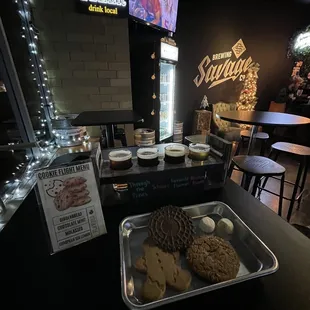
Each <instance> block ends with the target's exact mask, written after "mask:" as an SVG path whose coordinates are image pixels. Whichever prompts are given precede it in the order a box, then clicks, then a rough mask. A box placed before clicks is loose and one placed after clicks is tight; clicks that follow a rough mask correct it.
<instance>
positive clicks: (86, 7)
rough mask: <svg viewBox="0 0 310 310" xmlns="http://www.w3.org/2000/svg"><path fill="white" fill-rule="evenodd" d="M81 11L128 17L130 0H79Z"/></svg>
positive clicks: (79, 9)
mask: <svg viewBox="0 0 310 310" xmlns="http://www.w3.org/2000/svg"><path fill="white" fill-rule="evenodd" d="M77 8H78V11H79V12H81V13H86V14H95V15H108V16H118V17H127V16H128V0H77Z"/></svg>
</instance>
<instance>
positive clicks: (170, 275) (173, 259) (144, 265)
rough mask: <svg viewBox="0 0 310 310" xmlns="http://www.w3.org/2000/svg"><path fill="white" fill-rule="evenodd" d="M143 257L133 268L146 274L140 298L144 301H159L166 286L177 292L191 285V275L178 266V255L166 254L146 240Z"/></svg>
mask: <svg viewBox="0 0 310 310" xmlns="http://www.w3.org/2000/svg"><path fill="white" fill-rule="evenodd" d="M143 250H144V256H143V257H140V258H138V259H137V261H136V264H135V267H136V269H137V270H138V271H140V272H143V273H146V275H147V277H146V281H145V282H144V284H143V288H142V297H143V299H144V300H146V301H155V300H158V299H161V298H162V297H163V296H164V294H165V292H166V285H169V286H170V287H172V288H174V289H175V290H177V291H180V292H182V291H185V290H186V289H188V288H189V286H190V284H191V280H192V277H191V274H190V272H188V271H187V270H183V269H182V268H181V267H180V266H178V265H177V264H178V262H179V253H178V252H176V253H172V254H171V253H167V252H164V251H162V250H161V249H160V248H158V247H157V246H155V244H154V243H153V242H152V241H151V240H150V239H149V238H148V239H146V240H145V241H144V243H143Z"/></svg>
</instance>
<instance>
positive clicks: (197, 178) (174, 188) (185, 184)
mask: <svg viewBox="0 0 310 310" xmlns="http://www.w3.org/2000/svg"><path fill="white" fill-rule="evenodd" d="M206 181H207V179H206V175H205V173H204V171H198V173H196V174H195V175H187V176H186V175H185V176H184V175H183V176H173V177H167V178H162V177H161V178H160V179H159V178H155V177H151V176H150V175H148V179H147V180H145V179H144V180H143V179H139V180H135V181H132V182H128V191H129V194H130V195H131V198H133V199H141V198H150V197H154V196H157V195H167V194H168V193H174V194H175V193H177V192H179V191H187V190H193V189H200V190H204V187H205V183H206Z"/></svg>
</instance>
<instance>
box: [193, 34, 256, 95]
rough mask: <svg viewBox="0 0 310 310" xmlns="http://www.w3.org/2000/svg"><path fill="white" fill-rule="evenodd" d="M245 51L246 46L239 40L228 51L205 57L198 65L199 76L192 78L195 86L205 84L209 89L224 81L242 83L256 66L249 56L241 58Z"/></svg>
mask: <svg viewBox="0 0 310 310" xmlns="http://www.w3.org/2000/svg"><path fill="white" fill-rule="evenodd" d="M245 51H246V46H245V44H244V42H243V40H242V39H240V40H238V42H236V44H234V45H233V46H232V48H231V50H230V51H226V52H222V53H217V54H213V55H212V56H211V57H210V56H209V55H206V56H205V57H204V58H203V59H202V61H201V62H200V64H199V65H198V71H199V74H197V76H196V77H195V78H194V83H195V85H196V86H197V87H200V86H201V85H202V84H203V82H205V83H206V84H207V86H208V89H210V88H213V87H215V86H217V85H220V84H222V83H224V82H226V81H236V80H237V81H244V80H245V77H246V73H247V71H248V70H249V68H251V67H254V66H257V63H256V62H254V61H253V59H252V57H251V56H249V57H247V58H241V56H242V55H243V54H244V52H245ZM222 60H224V61H222Z"/></svg>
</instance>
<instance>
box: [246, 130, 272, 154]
mask: <svg viewBox="0 0 310 310" xmlns="http://www.w3.org/2000/svg"><path fill="white" fill-rule="evenodd" d="M240 135H241V140H242V142H244V139H245V138H246V139H250V137H251V132H250V131H249V130H242V131H241V133H240ZM254 139H257V140H260V141H261V147H260V156H264V154H265V150H266V142H267V140H268V139H269V135H268V133H266V132H257V133H256V134H255V135H254Z"/></svg>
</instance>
